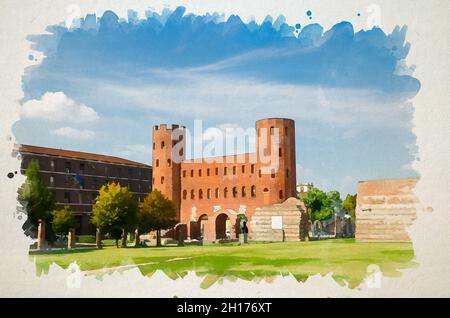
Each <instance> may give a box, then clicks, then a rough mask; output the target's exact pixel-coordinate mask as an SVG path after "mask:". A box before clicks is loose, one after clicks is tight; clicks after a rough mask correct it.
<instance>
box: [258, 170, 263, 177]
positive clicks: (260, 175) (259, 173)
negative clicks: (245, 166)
mask: <svg viewBox="0 0 450 318" xmlns="http://www.w3.org/2000/svg"><path fill="white" fill-rule="evenodd" d="M258 175H259V177H260V178H261V177H262V174H261V169H259V171H258Z"/></svg>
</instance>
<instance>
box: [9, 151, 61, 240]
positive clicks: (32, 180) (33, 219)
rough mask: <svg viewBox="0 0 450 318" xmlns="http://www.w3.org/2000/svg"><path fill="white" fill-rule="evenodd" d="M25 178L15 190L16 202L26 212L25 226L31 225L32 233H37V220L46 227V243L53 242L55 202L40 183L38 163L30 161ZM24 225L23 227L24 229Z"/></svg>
mask: <svg viewBox="0 0 450 318" xmlns="http://www.w3.org/2000/svg"><path fill="white" fill-rule="evenodd" d="M25 176H26V177H27V178H26V180H25V182H24V183H23V184H22V185H21V186H20V188H19V189H18V190H17V200H18V201H19V203H20V204H21V205H22V206H23V207H24V208H25V211H26V212H27V216H28V218H27V221H26V224H30V225H31V229H32V231H33V232H36V231H37V228H38V226H39V220H42V222H44V223H45V225H46V231H45V236H46V237H45V238H46V240H47V241H48V242H50V243H52V242H54V241H55V235H54V233H53V231H52V229H51V226H50V225H51V221H52V214H51V211H53V210H54V209H55V208H56V201H55V198H54V196H53V194H52V193H51V192H50V191H49V190H48V188H47V187H46V186H45V184H44V183H43V182H42V178H41V175H40V170H39V162H38V161H37V160H35V159H33V160H31V161H30V163H29V164H28V167H27V170H26V172H25ZM26 224H24V227H26Z"/></svg>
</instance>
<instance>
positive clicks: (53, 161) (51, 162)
mask: <svg viewBox="0 0 450 318" xmlns="http://www.w3.org/2000/svg"><path fill="white" fill-rule="evenodd" d="M50 168H51V169H52V170H55V160H51V161H50Z"/></svg>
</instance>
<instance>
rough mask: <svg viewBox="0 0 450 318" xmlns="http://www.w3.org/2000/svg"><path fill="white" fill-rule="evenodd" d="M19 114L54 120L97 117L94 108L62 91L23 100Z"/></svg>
mask: <svg viewBox="0 0 450 318" xmlns="http://www.w3.org/2000/svg"><path fill="white" fill-rule="evenodd" d="M21 114H22V115H23V116H24V117H27V118H31V119H43V120H48V121H55V122H72V123H81V122H91V121H95V120H97V119H98V118H99V116H98V114H97V113H96V112H95V110H94V109H92V108H91V107H88V106H86V105H84V104H79V103H77V102H75V101H74V100H73V99H71V98H69V97H67V96H66V95H65V94H64V93H63V92H55V93H51V92H46V93H45V94H44V95H43V96H42V97H41V99H39V100H38V99H33V100H29V101H27V102H25V103H24V104H23V106H22V112H21Z"/></svg>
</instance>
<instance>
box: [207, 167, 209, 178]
mask: <svg viewBox="0 0 450 318" xmlns="http://www.w3.org/2000/svg"><path fill="white" fill-rule="evenodd" d="M206 175H207V176H208V177H209V168H208V169H206Z"/></svg>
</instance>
